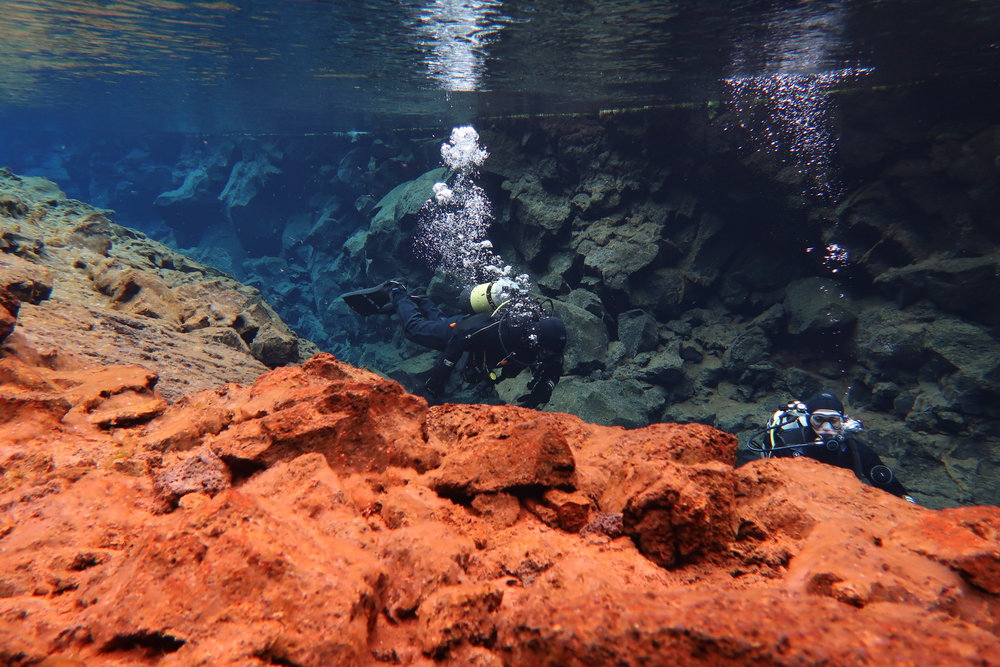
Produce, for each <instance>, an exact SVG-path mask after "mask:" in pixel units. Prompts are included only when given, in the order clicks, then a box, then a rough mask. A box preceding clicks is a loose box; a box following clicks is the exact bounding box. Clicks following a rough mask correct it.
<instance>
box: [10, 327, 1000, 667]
mask: <svg viewBox="0 0 1000 667" xmlns="http://www.w3.org/2000/svg"><path fill="white" fill-rule="evenodd" d="M17 336H18V334H17V333H15V334H13V335H12V336H11V337H10V338H9V339H8V343H9V344H8V346H7V347H6V349H8V350H10V349H11V346H12V345H13V344H14V343H16V340H15V339H16V338H17ZM12 341H13V342H12ZM52 359H53V357H47V356H45V355H42V354H37V353H36V354H29V353H27V352H26V349H24V348H23V349H21V351H20V352H18V355H17V357H16V358H14V357H7V358H5V359H2V360H0V399H2V400H0V414H2V415H5V417H4V419H0V470H2V475H0V664H36V663H41V662H42V661H43V660H45V659H48V658H50V659H51V660H50V661H57V663H56V664H58V661H59V660H62V661H64V662H65V661H67V660H68V661H71V662H70V663H69V664H109V665H125V664H159V665H163V666H165V667H172V666H178V667H179V666H182V665H194V664H202V665H209V664H211V665H216V664H218V665H266V664H296V665H301V666H303V667H313V666H316V667H320V666H324V665H332V664H336V665H340V664H343V665H367V664H378V663H380V662H382V663H384V662H390V663H396V664H409V665H420V666H426V667H430V666H431V665H441V664H451V665H482V666H484V667H490V666H494V665H501V664H503V665H515V666H519V665H532V666H534V665H594V664H622V665H640V664H671V665H674V664H676V665H742V664H748V663H749V664H836V665H840V664H876V665H877V664H907V665H918V664H919V665H953V664H995V663H996V659H995V656H996V655H1000V640H998V633H1000V622H998V619H1000V594H998V593H997V588H998V586H997V570H996V563H997V560H996V555H997V553H998V542H1000V510H998V509H997V508H961V509H956V510H946V511H940V512H936V511H931V510H926V509H923V508H920V507H917V506H915V505H912V504H909V503H906V502H904V501H902V500H900V499H898V498H896V497H894V496H891V495H889V494H886V493H884V492H882V491H879V490H878V489H874V488H871V487H866V486H863V485H862V484H861V483H860V482H859V481H858V480H857V479H856V478H855V477H854V475H853V474H851V473H850V472H849V471H845V470H841V469H838V468H830V467H828V466H824V465H822V464H820V463H818V462H816V461H812V460H805V459H801V460H800V459H781V460H772V461H755V462H753V463H751V464H748V465H746V466H743V467H741V468H738V469H735V470H734V469H733V468H732V467H731V455H732V451H730V448H731V447H734V445H735V442H734V440H733V439H732V438H731V437H730V436H728V435H726V434H723V433H721V432H719V431H716V430H715V429H711V428H710V427H706V426H700V425H669V424H664V425H656V426H654V427H649V428H646V429H637V430H634V431H627V430H624V429H621V428H607V427H599V426H592V425H589V424H585V423H584V422H582V421H581V420H579V419H577V418H575V417H571V416H569V415H560V414H553V413H541V412H538V411H533V410H524V409H521V408H516V407H511V406H482V405H478V406H470V405H464V406H459V405H446V406H438V407H434V408H430V409H428V408H427V405H426V403H425V402H424V401H423V399H420V398H418V397H414V396H411V395H408V394H406V393H405V392H403V391H402V388H401V387H400V386H399V385H398V384H396V383H394V382H391V381H389V380H385V379H383V378H380V377H378V376H375V375H373V374H371V373H368V372H366V371H362V370H358V369H355V368H352V367H350V366H348V365H346V364H342V363H340V362H338V361H336V360H335V359H334V358H333V357H332V356H330V355H318V356H316V357H314V358H313V359H312V360H310V361H309V362H308V363H307V364H305V365H304V366H303V367H301V368H280V369H276V370H274V371H271V372H268V373H266V374H264V375H262V376H261V377H260V378H259V379H258V380H257V381H256V382H255V383H254V384H252V385H248V386H238V385H232V384H230V385H226V386H223V387H220V388H218V389H215V390H210V391H205V392H200V393H196V394H190V395H188V396H187V397H186V398H185V399H183V400H180V401H177V402H176V403H175V404H174V405H171V406H169V407H168V408H167V409H165V410H164V411H163V412H162V413H157V411H156V410H149V411H148V412H144V411H142V410H139V409H138V408H139V407H141V406H142V405H143V403H144V402H147V401H148V402H149V404H150V405H151V404H152V402H153V401H155V400H156V398H157V393H156V392H157V386H156V385H155V384H154V382H155V377H156V376H155V374H153V373H151V372H147V371H144V370H143V369H141V368H135V367H110V368H104V369H101V370H94V369H91V370H84V369H80V368H75V369H74V368H67V367H65V366H61V365H59V364H54V363H50V362H51V361H52ZM53 366H56V368H53ZM4 401H6V402H4ZM127 409H134V412H133V413H127V412H126V410H127ZM105 412H106V413H107V414H118V415H125V414H133V415H134V419H112V420H105V419H103V418H101V417H100V415H102V414H104V413H105ZM71 413H72V414H71ZM142 420H146V421H145V423H136V422H138V421H142ZM164 498H166V499H168V500H169V501H170V503H171V505H176V507H172V506H171V507H167V506H166V505H165V504H164V502H163V499H164ZM168 509H169V510H172V511H166V510H168ZM522 509H526V510H527V511H522ZM540 518H541V520H540ZM588 522H589V523H588ZM581 526H584V527H583V528H582V529H581ZM623 530H624V534H622V531H623ZM576 531H579V532H576ZM72 661H76V662H75V663H74V662H72Z"/></svg>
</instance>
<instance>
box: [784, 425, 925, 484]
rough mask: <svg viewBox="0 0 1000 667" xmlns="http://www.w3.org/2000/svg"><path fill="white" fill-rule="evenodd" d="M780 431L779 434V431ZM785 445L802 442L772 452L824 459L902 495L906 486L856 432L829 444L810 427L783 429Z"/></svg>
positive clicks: (823, 461)
mask: <svg viewBox="0 0 1000 667" xmlns="http://www.w3.org/2000/svg"><path fill="white" fill-rule="evenodd" d="M776 435H778V434H776ZM778 439H779V440H780V441H782V442H783V444H785V445H800V446H796V447H792V448H791V449H777V450H775V451H774V452H773V453H772V454H771V455H772V456H781V457H788V456H808V457H810V458H813V459H816V460H817V461H820V462H822V463H828V464H830V465H833V466H837V467H839V468H847V469H848V470H853V471H854V474H855V475H856V476H857V478H858V479H860V480H861V481H862V482H864V483H865V484H869V485H871V486H876V487H878V488H880V489H884V490H885V491H888V492H889V493H891V494H893V495H895V496H899V497H900V498H902V497H903V496H905V495H907V492H906V489H905V488H904V487H903V485H902V484H901V483H900V481H899V480H898V479H896V475H895V474H894V473H893V472H892V470H890V469H889V467H888V466H887V465H885V464H884V463H882V459H881V458H879V455H878V454H877V453H876V452H875V450H874V449H872V448H871V447H869V446H868V445H866V444H865V443H864V442H862V441H861V439H860V438H858V437H857V436H856V435H854V434H853V433H847V434H845V435H843V436H842V437H840V438H838V439H837V440H835V441H834V442H832V443H830V444H829V445H827V444H826V443H823V442H817V441H818V440H819V436H817V435H816V432H815V431H813V430H812V429H811V428H808V427H800V428H791V429H783V430H782V431H781V432H780V436H779V437H778Z"/></svg>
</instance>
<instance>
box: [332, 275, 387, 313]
mask: <svg viewBox="0 0 1000 667" xmlns="http://www.w3.org/2000/svg"><path fill="white" fill-rule="evenodd" d="M399 284H400V283H399V281H397V280H387V281H385V282H384V283H381V284H378V285H376V286H375V287H368V288H366V289H359V290H355V291H353V292H347V293H346V294H341V295H340V298H341V299H343V300H344V303H346V304H347V305H348V306H350V307H351V310H353V311H354V312H356V313H357V314H359V315H366V316H367V315H378V314H387V313H391V312H393V310H394V308H393V303H392V298H391V290H392V288H393V286H395V285H399Z"/></svg>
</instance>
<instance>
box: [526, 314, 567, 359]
mask: <svg viewBox="0 0 1000 667" xmlns="http://www.w3.org/2000/svg"><path fill="white" fill-rule="evenodd" d="M529 338H530V340H531V342H532V344H533V345H534V347H535V349H536V350H537V351H538V354H539V356H541V357H546V358H551V357H561V356H562V353H563V351H564V350H565V349H566V324H565V323H564V322H563V321H562V320H561V319H559V318H558V317H554V316H550V317H543V318H542V319H540V320H538V321H537V322H535V323H534V324H533V325H531V330H530V333H529Z"/></svg>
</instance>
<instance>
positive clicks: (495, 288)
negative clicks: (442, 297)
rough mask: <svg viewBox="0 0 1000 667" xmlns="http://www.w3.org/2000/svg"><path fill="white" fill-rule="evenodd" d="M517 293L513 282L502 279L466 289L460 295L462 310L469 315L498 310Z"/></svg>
mask: <svg viewBox="0 0 1000 667" xmlns="http://www.w3.org/2000/svg"><path fill="white" fill-rule="evenodd" d="M516 292H517V284H516V283H514V281H513V280H509V279H507V278H501V279H500V280H494V281H493V282H489V283H482V284H480V285H474V286H472V287H466V288H465V289H464V290H462V293H461V294H460V295H459V303H460V304H461V306H462V309H463V310H465V311H466V312H468V313H486V312H490V311H494V310H496V309H497V308H498V307H499V306H500V305H501V304H503V302H504V301H507V300H508V299H510V298H511V297H512V296H513V295H514V294H515V293H516Z"/></svg>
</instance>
